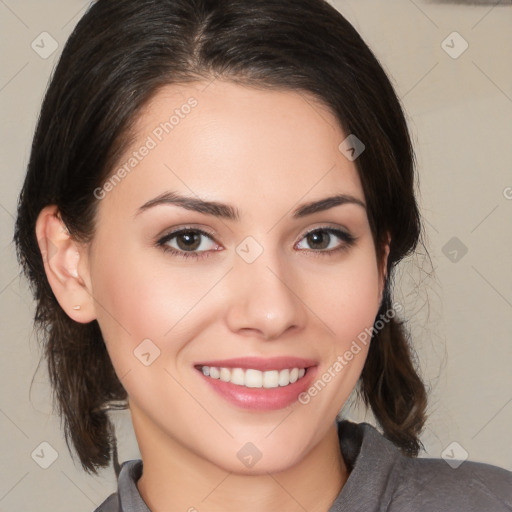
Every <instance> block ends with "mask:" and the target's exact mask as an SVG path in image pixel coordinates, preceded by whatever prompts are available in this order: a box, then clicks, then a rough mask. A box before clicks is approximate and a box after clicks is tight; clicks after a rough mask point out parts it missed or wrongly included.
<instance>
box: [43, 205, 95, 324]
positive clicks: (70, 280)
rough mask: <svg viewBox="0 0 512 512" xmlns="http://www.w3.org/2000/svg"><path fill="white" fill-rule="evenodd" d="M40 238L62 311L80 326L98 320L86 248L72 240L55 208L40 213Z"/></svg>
mask: <svg viewBox="0 0 512 512" xmlns="http://www.w3.org/2000/svg"><path fill="white" fill-rule="evenodd" d="M36 237H37V241H38V244H39V250H40V251H41V255H42V257H43V263H44V269H45V272H46V277H47V278H48V282H49V283H50V286H51V288H52V290H53V293H54V295H55V297H56V299H57V301H58V303H59V304H60V306H61V307H62V309H63V310H64V311H65V312H66V314H67V315H68V316H69V317H70V318H71V319H73V320H75V321H76V322H79V323H88V322H92V321H93V320H95V319H96V310H95V307H94V299H93V297H92V288H91V283H90V279H89V267H88V261H87V251H86V246H85V245H84V244H80V243H78V242H77V241H75V240H73V238H71V235H70V234H69V232H68V230H67V228H66V226H65V225H64V223H63V222H62V219H61V218H60V215H59V212H58V209H57V207H56V206H55V205H50V206H46V207H45V208H43V210H41V212H40V213H39V216H38V218H37V222H36Z"/></svg>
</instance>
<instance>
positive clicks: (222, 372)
mask: <svg viewBox="0 0 512 512" xmlns="http://www.w3.org/2000/svg"><path fill="white" fill-rule="evenodd" d="M198 369H199V370H200V371H202V372H203V375H205V376H206V377H210V378H211V379H219V380H221V381H223V382H230V383H231V384H236V385H237V386H244V387H247V388H277V387H285V386H288V385H290V384H294V383H295V382H297V381H298V380H299V379H301V378H302V377H304V375H305V374H306V368H285V369H283V370H267V371H261V370H255V369H252V368H247V369H245V368H224V367H216V366H201V367H199V368H198Z"/></svg>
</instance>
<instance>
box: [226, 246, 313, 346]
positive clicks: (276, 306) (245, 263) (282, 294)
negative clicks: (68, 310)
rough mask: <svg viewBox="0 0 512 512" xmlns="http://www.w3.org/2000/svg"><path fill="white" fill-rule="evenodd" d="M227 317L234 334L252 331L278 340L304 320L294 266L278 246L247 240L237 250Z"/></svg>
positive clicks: (266, 337)
mask: <svg viewBox="0 0 512 512" xmlns="http://www.w3.org/2000/svg"><path fill="white" fill-rule="evenodd" d="M236 252H237V256H236V258H235V262H234V269H233V272H231V279H232V282H233V285H232V293H231V296H230V307H229V312H228V316H227V320H228V324H229V327H230V328H231V329H232V330H233V331H240V330H241V329H243V330H246V331H247V330H251V331H257V332H258V335H260V336H263V337H264V338H265V339H270V338H275V337H278V336H279V335H280V334H282V333H284V332H285V331H286V330H287V329H289V328H290V327H292V326H295V327H296V326H299V325H300V324H301V322H302V321H303V320H301V319H304V311H303V310H302V303H301V301H300V300H299V298H298V296H297V292H296V291H295V290H294V287H293V267H291V266H288V265H287V264H286V261H284V260H283V257H282V255H280V252H279V250H278V248H277V247H271V246H270V245H268V246H266V247H264V246H263V244H261V243H260V242H258V241H256V240H255V239H254V238H253V237H247V238H246V239H245V240H243V241H242V242H241V243H240V244H239V245H238V246H237V248H236Z"/></svg>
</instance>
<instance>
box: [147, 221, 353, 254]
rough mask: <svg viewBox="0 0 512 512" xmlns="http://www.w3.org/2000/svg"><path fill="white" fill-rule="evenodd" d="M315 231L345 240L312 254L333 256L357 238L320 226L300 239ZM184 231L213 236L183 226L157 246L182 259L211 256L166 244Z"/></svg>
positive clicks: (205, 252) (351, 244)
mask: <svg viewBox="0 0 512 512" xmlns="http://www.w3.org/2000/svg"><path fill="white" fill-rule="evenodd" d="M317 232H320V233H322V232H325V233H329V234H330V235H334V236H336V237H338V238H340V239H341V240H343V241H344V242H345V244H342V245H340V246H339V247H338V248H336V249H329V250H325V249H324V250H315V249H310V250H309V251H308V252H312V253H313V255H314V256H333V255H334V253H336V254H337V253H339V252H341V251H345V250H347V249H349V248H350V247H352V246H353V245H354V243H355V242H356V240H357V238H356V237H354V236H352V235H350V234H349V233H346V232H345V231H341V230H339V229H336V228H330V227H320V228H315V229H312V230H311V231H308V232H307V233H304V235H303V236H302V238H301V240H303V239H304V238H306V237H307V236H308V235H310V234H312V233H317ZM184 233H196V234H197V233H199V234H201V235H204V236H206V237H208V238H210V239H212V240H213V238H214V234H213V233H209V232H207V231H203V230H202V229H198V228H184V229H179V230H177V231H173V232H172V233H169V234H167V235H165V236H163V237H162V238H160V239H159V240H158V241H157V246H159V247H161V248H162V250H163V251H164V252H165V253H170V254H172V255H173V256H177V257H179V258H184V259H186V258H190V257H192V258H196V259H203V258H208V257H210V256H211V252H212V251H199V252H193V251H179V250H177V249H174V248H173V247H169V246H167V245H166V244H167V242H169V241H170V240H172V239H173V238H176V237H177V236H179V235H181V234H184ZM213 252H215V251H213Z"/></svg>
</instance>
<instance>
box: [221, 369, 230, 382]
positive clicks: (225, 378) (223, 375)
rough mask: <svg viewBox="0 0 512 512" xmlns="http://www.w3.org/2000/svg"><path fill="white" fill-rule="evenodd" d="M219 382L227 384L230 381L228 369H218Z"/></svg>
mask: <svg viewBox="0 0 512 512" xmlns="http://www.w3.org/2000/svg"><path fill="white" fill-rule="evenodd" d="M220 380H222V381H223V382H229V381H230V380H231V370H229V369H228V368H221V369H220Z"/></svg>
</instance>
